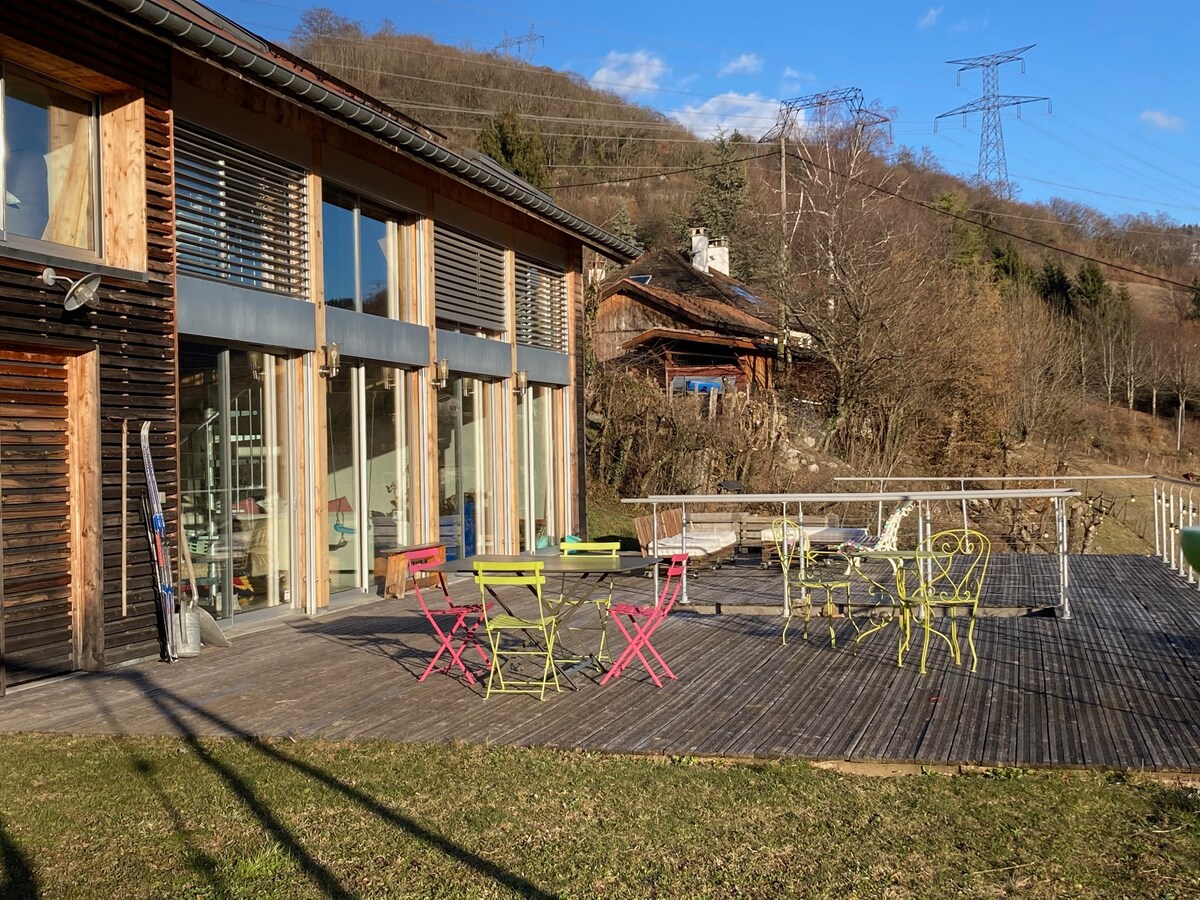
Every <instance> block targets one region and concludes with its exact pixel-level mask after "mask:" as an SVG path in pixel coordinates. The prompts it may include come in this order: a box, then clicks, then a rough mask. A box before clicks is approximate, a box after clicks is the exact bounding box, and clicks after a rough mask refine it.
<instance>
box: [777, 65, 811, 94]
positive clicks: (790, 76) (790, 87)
mask: <svg viewBox="0 0 1200 900" xmlns="http://www.w3.org/2000/svg"><path fill="white" fill-rule="evenodd" d="M816 80H817V76H816V73H815V72H801V71H800V70H799V69H793V68H792V67H791V66H788V67H787V68H786V69H784V70H783V75H782V77H781V78H780V81H779V87H780V90H782V91H783V93H784V95H785V96H791V95H792V94H796V93H798V92H799V91H800V90H801V89H802V88H804V87H805V86H806V85H810V84H812V83H813V82H815V81H816Z"/></svg>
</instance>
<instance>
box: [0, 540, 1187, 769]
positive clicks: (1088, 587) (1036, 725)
mask: <svg viewBox="0 0 1200 900" xmlns="http://www.w3.org/2000/svg"><path fill="white" fill-rule="evenodd" d="M994 559H995V560H996V563H995V566H994V570H993V572H994V574H995V578H994V580H989V584H988V589H987V593H986V597H985V601H986V604H987V607H988V609H987V612H989V613H992V614H990V615H984V616H981V617H979V619H978V620H977V623H976V629H975V631H976V643H977V646H978V652H979V667H978V671H977V672H976V673H971V672H970V660H969V652H968V653H966V654H965V659H964V664H963V665H962V666H961V667H960V666H955V665H954V663H953V661H952V660H951V658H950V654H949V651H948V648H947V647H946V646H945V645H944V644H943V643H942V642H940V641H938V640H937V639H936V638H935V639H934V642H933V643H932V644H931V646H930V652H929V664H928V673H927V674H926V675H924V676H922V675H920V674H919V672H918V669H919V665H920V663H919V655H920V639H921V634H920V631H919V630H918V631H917V632H915V633H914V643H915V646H914V647H913V648H912V650H910V652H909V655H908V657H907V659H906V662H905V665H904V667H903V668H900V667H898V666H897V665H896V661H895V653H896V640H897V638H896V633H895V628H894V626H889V627H888V628H886V629H884V630H883V631H881V632H879V633H877V634H874V635H872V636H870V637H868V638H866V639H865V640H863V641H862V642H860V643H858V644H856V643H855V640H854V638H855V632H854V629H853V627H852V625H851V623H850V622H849V621H847V620H845V619H841V620H837V622H836V631H837V646H836V648H835V647H832V646H830V640H829V634H828V630H827V628H826V627H825V624H826V623H825V621H824V620H823V619H820V618H814V620H813V624H812V628H811V633H810V636H809V637H808V638H807V639H803V638H801V637H800V636H799V634H798V633H797V634H796V636H795V638H794V639H793V638H792V635H790V634H789V641H788V644H787V645H786V646H784V645H782V643H781V641H780V632H781V630H782V619H781V617H780V615H779V612H780V611H781V609H782V605H781V604H782V589H781V579H780V576H779V573H777V572H774V573H773V572H768V571H760V570H758V569H757V568H753V567H727V568H722V569H721V570H718V571H711V572H705V573H703V574H702V575H701V576H700V577H698V578H694V579H692V580H691V583H690V584H689V594H690V598H689V599H690V600H691V603H690V604H688V605H686V606H680V607H679V608H678V611H677V613H676V614H673V615H672V616H671V617H670V618H669V619H668V620H667V621H666V622H665V623H664V625H663V626H662V628H661V629H660V630H659V632H658V634H657V635H656V637H655V645H656V646H657V647H658V648H659V650H660V651H661V652H662V653H663V655H664V656H665V657H666V659H667V660H668V662H669V663H670V664H671V666H672V668H673V669H674V670H675V672H676V673H677V674H678V676H679V678H678V680H677V681H669V682H667V683H666V684H665V686H664V687H663V688H661V689H659V688H655V687H654V686H653V684H652V683H651V682H650V680H649V679H648V678H647V677H646V675H645V673H644V672H643V671H641V668H640V665H639V664H635V665H634V666H632V667H630V669H629V670H627V672H626V673H625V674H623V675H622V676H621V677H620V678H617V679H614V680H612V681H611V682H610V683H609V684H607V685H605V686H604V687H600V686H599V684H598V680H599V679H598V676H597V674H596V673H594V672H581V673H578V674H576V675H575V676H574V678H575V683H576V688H577V689H576V690H564V691H563V692H562V693H559V694H553V695H548V696H547V699H546V701H545V702H543V703H539V702H538V701H537V700H536V699H535V698H532V697H528V696H497V697H492V698H490V699H488V700H486V701H485V700H484V699H483V687H482V684H476V685H475V686H470V685H467V684H466V683H465V682H464V681H463V680H462V679H461V678H457V677H452V676H449V675H446V674H442V673H435V674H431V675H430V676H429V677H428V678H427V679H426V680H425V681H424V682H418V681H417V677H418V676H419V675H420V673H421V672H422V671H423V670H424V668H425V665H426V662H427V660H428V659H429V658H430V655H431V654H432V653H433V651H434V649H435V647H436V646H437V643H436V641H435V640H434V637H433V635H432V633H431V630H430V628H429V626H428V624H427V622H426V621H425V619H424V617H423V616H422V615H421V614H420V612H419V609H418V608H417V606H416V604H415V601H413V599H412V598H409V599H408V600H405V601H396V600H378V601H372V602H366V603H363V604H361V605H358V606H355V607H352V608H346V609H343V610H340V611H335V612H332V613H330V614H327V615H323V616H320V617H316V618H304V617H299V616H296V617H290V618H287V619H282V620H280V622H279V623H278V624H276V625H275V626H273V627H271V628H266V629H262V630H260V631H256V632H252V633H249V634H244V635H236V636H235V637H234V646H233V647H232V648H231V649H229V650H217V649H209V648H205V650H204V652H203V653H202V654H201V655H200V656H199V657H197V658H194V659H185V660H180V661H179V662H178V663H176V664H175V665H173V666H166V665H163V664H161V663H157V662H147V663H141V664H137V665H133V666H128V667H123V668H118V669H112V670H110V671H108V672H104V673H100V674H95V675H87V676H77V677H71V678H64V679H57V680H51V681H48V682H46V683H42V684H34V685H31V686H28V687H23V688H20V689H17V690H13V691H10V693H9V694H8V696H7V697H5V698H3V699H2V700H0V731H7V732H12V731H47V732H69V733H95V734H105V733H108V734H112V733H130V734H164V735H225V736H240V737H247V736H276V737H284V736H293V737H322V738H330V739H385V740H395V741H420V742H436V743H450V742H457V741H464V742H494V743H503V744H512V745H524V746H550V747H562V748H576V747H578V748H583V749H588V750H595V751H611V752H622V753H658V754H676V755H700V756H733V757H762V758H775V757H797V758H806V759H814V760H848V761H852V762H864V763H885V764H886V763H914V764H918V765H960V764H978V765H1005V766H1022V767H1068V768H1074V767H1093V768H1110V769H1119V770H1139V769H1147V770H1158V771H1170V772H1176V771H1178V772H1191V773H1195V772H1200V677H1198V676H1200V597H1197V590H1196V588H1195V586H1194V585H1188V584H1187V583H1186V582H1184V581H1183V580H1182V579H1180V578H1179V577H1178V576H1176V575H1175V574H1174V573H1172V572H1170V571H1169V570H1168V569H1167V568H1166V567H1165V566H1163V565H1162V564H1161V563H1160V562H1158V561H1157V560H1154V559H1152V558H1148V557H1133V556H1088V557H1072V558H1071V561H1070V566H1071V578H1072V582H1071V585H1072V588H1071V604H1072V610H1073V612H1074V616H1073V618H1071V619H1069V620H1064V619H1060V618H1056V617H1054V616H1052V615H1028V616H1027V615H1013V613H1015V612H1016V613H1019V612H1024V611H1026V610H1029V609H1035V610H1036V609H1041V610H1043V611H1045V610H1046V608H1047V607H1048V606H1049V605H1050V604H1052V603H1053V601H1054V599H1055V596H1056V586H1055V585H1056V582H1054V578H1055V575H1056V570H1055V568H1054V562H1053V560H1052V559H1050V558H1046V557H1021V556H1003V555H999V554H998V555H997V556H996V557H994ZM651 592H652V584H651V582H650V581H649V580H647V579H623V580H621V581H619V583H618V586H617V588H616V590H615V592H614V594H615V596H616V599H618V600H627V599H635V600H642V601H644V600H645V599H647V598H648V597H649V596H651ZM854 601H855V604H856V605H859V604H865V603H867V602H869V601H868V599H867V596H866V591H865V584H863V583H856V588H855V598H854ZM751 608H756V611H757V612H758V613H760V614H753V615H752V614H749V613H750V611H751ZM739 609H741V610H742V611H741V612H738V611H737V610H739ZM717 610H720V612H719V613H717V612H716V611H717ZM996 613H1002V614H1001V615H996ZM939 624H941V625H945V624H946V623H945V620H944V619H939ZM960 624H961V623H960ZM583 637H584V638H585V639H591V638H592V637H594V635H585V636H583ZM611 639H612V641H613V646H612V648H611V649H612V653H613V654H614V655H615V654H616V653H618V652H619V651H620V646H621V639H620V637H619V636H617V635H615V633H614V634H613V636H612V638H611ZM964 649H966V648H965V646H964ZM471 653H472V651H470V650H468V651H467V654H468V655H467V657H466V658H468V659H469V658H470V654H471Z"/></svg>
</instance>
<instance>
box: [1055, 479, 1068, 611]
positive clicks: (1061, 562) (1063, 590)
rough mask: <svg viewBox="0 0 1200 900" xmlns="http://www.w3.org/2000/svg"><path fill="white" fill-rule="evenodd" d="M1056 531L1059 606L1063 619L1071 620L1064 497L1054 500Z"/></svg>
mask: <svg viewBox="0 0 1200 900" xmlns="http://www.w3.org/2000/svg"><path fill="white" fill-rule="evenodd" d="M1054 507H1055V517H1054V518H1055V529H1056V531H1057V532H1058V535H1057V537H1058V605H1059V609H1060V610H1061V611H1062V613H1061V618H1063V619H1069V618H1071V600H1070V597H1069V593H1070V564H1069V562H1068V555H1067V505H1066V501H1065V500H1063V498H1062V497H1056V498H1055V499H1054Z"/></svg>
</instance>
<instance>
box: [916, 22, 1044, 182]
mask: <svg viewBox="0 0 1200 900" xmlns="http://www.w3.org/2000/svg"><path fill="white" fill-rule="evenodd" d="M1036 46H1037V44H1029V45H1028V46H1026V47H1018V48H1017V49H1016V50H1005V51H1004V52H1002V53H990V54H988V55H987V56H973V57H971V58H969V59H949V60H946V62H947V64H948V65H952V66H959V67H960V68H959V70H958V83H959V84H962V73H963V72H965V71H967V70H968V69H981V70H982V71H983V96H982V97H979V98H978V99H976V100H972V101H971V102H970V103H964V104H963V105H962V106H960V107H958V108H957V109H952V110H950V111H949V112H944V113H942V114H941V115H940V116H938V117H937V118H938V119H944V118H946V116H956V115H959V114H960V113H961V114H962V117H963V125H966V123H967V114H968V113H973V112H982V113H983V128H982V129H981V130H980V132H979V172H978V173H977V177H978V178H979V180H980V181H981V182H983V183H984V184H986V185H988V186H989V187H991V189H992V190H993V191H995V192H996V193H997V194H998V195H999V196H1001V197H1005V198H1011V197H1012V186H1011V185H1010V184H1009V182H1008V161H1007V160H1006V159H1005V156H1004V131H1003V130H1002V129H1001V127H1000V110H1001V109H1002V108H1003V107H1005V106H1015V107H1017V118H1020V117H1021V105H1022V104H1024V103H1035V102H1039V101H1041V100H1045V101H1046V111H1047V112H1050V111H1051V110H1050V98H1049V97H1016V96H1012V95H1005V94H1001V93H1000V65H1001V63H1006V62H1015V61H1017V60H1020V62H1021V74H1022V75H1024V74H1025V60H1024V59H1023V58H1022V57H1023V55H1024V53H1025V51H1026V50H1032V49H1033V48H1034V47H1036ZM933 127H934V130H935V131H936V130H937V120H936V119H935V120H934V123H933Z"/></svg>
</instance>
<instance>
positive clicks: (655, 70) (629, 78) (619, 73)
mask: <svg viewBox="0 0 1200 900" xmlns="http://www.w3.org/2000/svg"><path fill="white" fill-rule="evenodd" d="M666 72H667V64H666V63H665V62H663V60H662V58H661V57H658V56H655V55H653V54H652V53H647V52H646V51H645V50H636V51H634V52H633V53H618V52H617V51H615V50H614V51H612V52H610V53H609V54H608V55H607V56H606V57H604V65H603V66H601V67H600V68H599V69H598V70H597V72H596V74H595V75H593V76H592V79H591V82H592V85H593V86H595V87H598V88H600V89H602V90H609V91H615V92H616V93H618V94H621V95H623V96H628V95H630V94H640V93H642V92H644V91H655V90H658V87H659V79H660V78H662V76H663V75H665V74H666Z"/></svg>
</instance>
